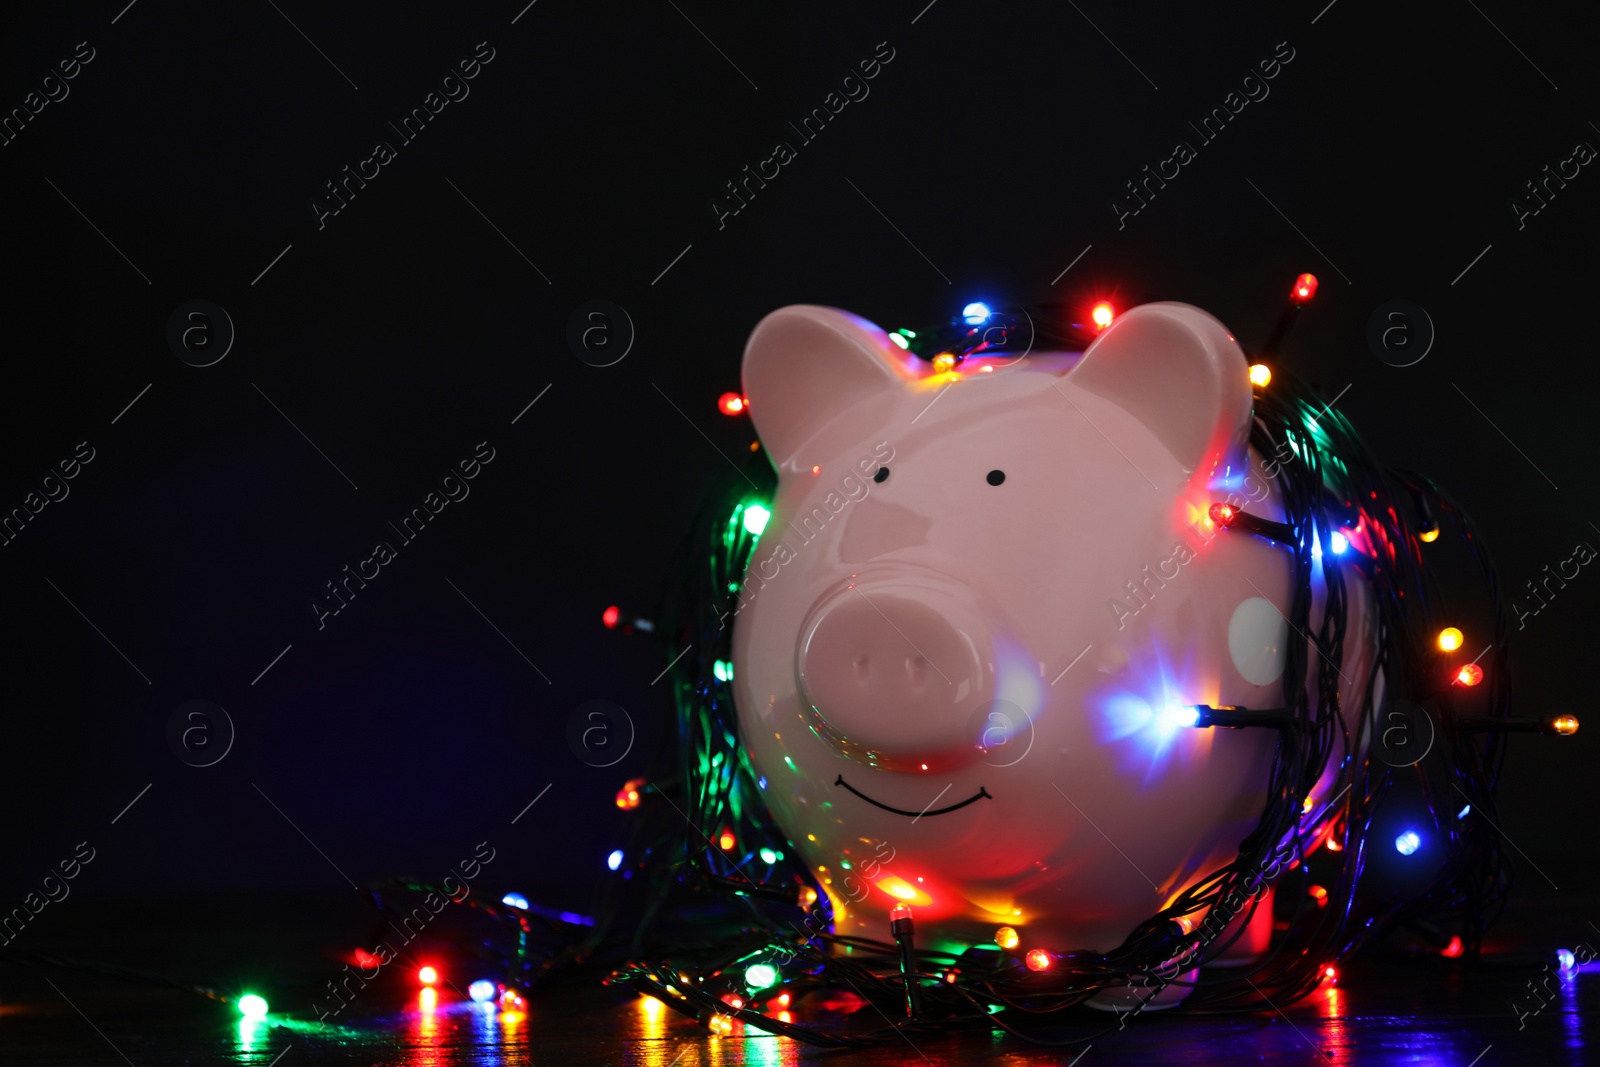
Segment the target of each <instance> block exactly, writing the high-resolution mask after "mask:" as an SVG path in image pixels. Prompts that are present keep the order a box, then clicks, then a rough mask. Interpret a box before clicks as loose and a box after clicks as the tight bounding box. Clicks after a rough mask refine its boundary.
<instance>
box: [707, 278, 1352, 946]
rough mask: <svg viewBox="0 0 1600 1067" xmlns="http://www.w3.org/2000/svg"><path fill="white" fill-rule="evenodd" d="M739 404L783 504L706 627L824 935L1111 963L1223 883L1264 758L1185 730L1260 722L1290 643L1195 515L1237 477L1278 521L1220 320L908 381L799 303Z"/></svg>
mask: <svg viewBox="0 0 1600 1067" xmlns="http://www.w3.org/2000/svg"><path fill="white" fill-rule="evenodd" d="M743 379H744V390H745V395H746V397H747V398H748V400H749V411H750V417H751V418H752V420H753V422H754V424H755V427H756V429H757V431H758V433H759V435H760V438H761V441H762V443H763V446H764V447H765V450H766V452H767V453H768V455H769V456H770V457H771V460H772V462H773V463H774V465H775V466H776V468H777V472H778V484H777V490H776V494H775V497H774V499H773V501H772V505H771V508H770V512H771V517H770V519H769V521H768V523H767V525H766V527H765V530H764V532H763V533H762V534H761V537H760V541H759V543H758V544H757V546H756V549H755V552H754V555H753V556H752V557H751V561H750V564H749V567H748V570H747V573H746V575H745V580H744V582H743V588H742V591H741V593H740V602H739V607H738V610H737V613H736V615H735V617H734V618H733V619H732V620H731V625H732V626H733V628H734V629H733V639H732V645H733V657H734V678H733V692H734V699H735V703H736V706H737V713H738V722H739V728H740V735H741V738H742V743H743V744H744V745H745V747H746V751H747V754H748V756H749V758H750V760H751V762H752V764H753V765H754V767H755V769H756V771H757V772H758V773H759V775H760V776H761V778H762V780H763V782H764V788H765V793H764V794H763V799H764V800H765V802H766V804H767V807H768V808H769V810H770V811H771V812H772V814H773V816H774V817H775V818H776V819H777V821H778V823H779V825H780V826H781V827H782V828H783V829H784V831H785V832H786V833H787V835H788V837H789V839H790V840H791V842H792V843H793V845H794V847H795V848H796V849H797V850H798V852H799V853H800V855H801V856H802V857H803V859H804V860H805V861H806V862H807V863H808V864H809V865H810V866H811V868H812V869H813V870H814V871H815V872H816V874H817V877H818V878H819V879H820V881H821V882H822V884H823V885H824V887H825V888H826V890H827V892H828V894H829V896H830V898H831V900H832V903H833V906H834V918H835V922H836V929H837V931H838V932H839V933H841V934H849V935H857V936H866V937H872V938H876V939H880V940H883V939H886V938H887V935H888V932H889V912H890V910H891V909H892V908H894V907H896V906H897V905H900V904H909V905H910V906H911V907H912V909H913V912H914V915H915V917H916V922H917V931H918V932H917V937H918V944H919V945H921V946H923V947H930V948H935V949H942V950H945V951H952V950H959V949H960V948H962V947H964V946H967V945H972V944H977V943H990V944H992V943H993V940H994V939H995V937H996V933H997V931H998V930H1000V928H1003V927H1010V928H1011V929H1013V930H1015V931H1017V934H1018V940H1020V943H1021V948H1022V950H1024V951H1025V950H1027V949H1029V948H1031V947H1042V948H1045V949H1047V950H1051V951H1069V950H1079V949H1090V950H1098V951H1106V950H1109V949H1112V948H1114V947H1116V946H1117V945H1119V944H1121V943H1122V942H1123V940H1124V939H1125V938H1126V937H1127V935H1128V934H1129V932H1130V930H1132V929H1133V928H1134V927H1135V926H1136V925H1138V924H1139V923H1140V922H1142V921H1144V920H1146V919H1148V918H1149V917H1150V916H1151V915H1153V914H1155V913H1156V912H1157V911H1159V910H1160V909H1161V908H1163V907H1165V906H1166V905H1167V904H1168V903H1169V902H1171V901H1172V900H1173V898H1174V897H1175V896H1176V895H1177V894H1178V893H1179V892H1180V891H1182V890H1183V889H1184V888H1186V887H1188V886H1190V885H1192V884H1193V883H1194V882H1195V881H1197V880H1198V879H1199V878H1201V877H1202V876H1204V875H1206V874H1207V873H1209V872H1211V871H1213V870H1214V869H1216V868H1217V867H1218V866H1220V865H1222V864H1224V863H1226V862H1228V861H1229V860H1231V859H1233V858H1234V857H1235V855H1236V854H1237V850H1238V847H1239V843H1240V840H1241V839H1242V838H1243V837H1245V836H1246V835H1247V834H1249V833H1250V832H1251V831H1252V829H1254V827H1255V826H1256V821H1257V819H1258V818H1259V816H1260V814H1261V812H1262V809H1263V805H1264V804H1265V802H1266V795H1265V790H1266V788H1267V784H1268V772H1269V769H1270V767H1271V765H1272V760H1273V756H1274V746H1275V744H1276V741H1277V739H1276V736H1275V735H1274V733H1273V731H1271V730H1256V729H1237V730H1225V729H1197V728H1194V726H1193V725H1192V721H1193V713H1192V712H1190V711H1187V710H1186V709H1188V708H1189V707H1190V706H1193V705H1199V704H1210V705H1213V706H1222V705H1236V706H1240V707H1245V708H1282V707H1284V706H1285V693H1284V688H1285V683H1284V680H1283V675H1284V669H1285V658H1286V653H1287V649H1288V646H1289V642H1290V641H1291V640H1303V638H1302V637H1299V636H1297V635H1294V634H1291V633H1290V632H1289V630H1288V622H1287V618H1286V614H1285V613H1286V611H1287V610H1288V608H1289V603H1290V602H1289V596H1290V585H1291V578H1292V558H1291V553H1290V551H1289V550H1288V549H1286V548H1285V547H1283V546H1281V545H1278V544H1275V543H1273V542H1271V541H1268V540H1266V539H1264V538H1260V537H1253V536H1243V535H1239V534H1237V533H1235V532H1234V531H1226V532H1224V531H1221V530H1219V529H1218V528H1217V527H1216V526H1214V525H1213V524H1212V521H1211V519H1210V517H1209V515H1208V509H1209V506H1210V505H1211V504H1212V503H1213V502H1214V501H1218V500H1221V499H1223V498H1224V496H1226V495H1228V494H1229V493H1233V494H1234V496H1235V498H1238V494H1239V490H1240V487H1241V485H1242V484H1244V480H1245V479H1246V478H1249V479H1251V480H1252V481H1253V484H1254V488H1253V489H1252V490H1251V493H1252V494H1254V495H1252V496H1251V497H1250V498H1249V499H1250V501H1251V502H1250V505H1249V506H1250V509H1251V513H1252V514H1256V515H1260V516H1262V517H1264V518H1269V519H1272V518H1281V517H1282V509H1281V507H1280V505H1279V503H1278V496H1277V492H1276V489H1275V487H1274V486H1273V484H1272V479H1271V477H1270V476H1269V475H1267V474H1263V473H1262V471H1263V467H1264V465H1263V463H1262V457H1260V456H1258V455H1255V454H1253V453H1252V452H1251V450H1250V447H1249V443H1248V441H1249V433H1248V431H1249V428H1250V424H1251V417H1252V416H1251V409H1252V387H1251V383H1250V380H1249V368H1248V363H1247V360H1246V358H1245V356H1244V353H1243V352H1242V351H1241V349H1240V348H1239V346H1238V345H1237V343H1236V342H1235V341H1234V339H1233V337H1232V335H1231V334H1229V332H1228V331H1227V329H1226V328H1224V326H1223V325H1222V324H1221V323H1219V322H1218V321H1217V320H1216V319H1214V318H1212V317H1211V316H1210V315H1208V314H1207V313H1205V312H1204V311H1201V310H1200V309H1198V308H1194V307H1190V306H1188V305H1184V304H1176V303H1157V304H1148V305H1144V306H1141V307H1138V308H1134V309H1132V310H1131V311H1129V312H1127V313H1126V314H1124V315H1123V316H1122V317H1121V318H1120V319H1119V320H1117V321H1116V322H1115V323H1113V324H1112V325H1110V326H1109V328H1107V329H1105V330H1104V331H1103V332H1102V333H1101V334H1100V335H1099V336H1098V337H1097V338H1096V339H1095V340H1094V342H1093V343H1092V344H1090V345H1089V346H1088V348H1087V349H1086V350H1085V351H1084V352H1082V353H1035V354H1030V355H1028V356H1027V358H1025V359H985V358H981V357H978V358H969V359H967V360H965V361H964V362H962V363H960V364H958V365H957V366H956V367H955V368H954V369H951V370H941V371H935V370H934V369H932V367H930V365H929V364H928V363H926V362H923V361H922V360H920V359H918V358H917V357H915V356H912V355H911V354H909V353H907V352H905V351H902V350H901V349H900V348H899V347H897V346H895V345H893V344H891V343H890V341H889V338H888V336H887V335H886V334H885V332H884V331H883V330H882V329H880V328H879V327H877V326H875V325H873V324H872V323H870V322H866V321H864V320H862V319H860V318H858V317H855V316H853V315H850V314H848V313H846V312H843V311H839V310H835V309H831V308H825V307H814V306H795V307H788V308H784V309H782V310H779V311H776V312H774V313H772V314H771V315H769V316H767V317H766V318H765V319H763V320H762V321H761V323H760V324H759V325H758V326H757V327H756V329H755V331H754V332H753V334H752V335H751V338H750V341H749V344H748V347H747V349H746V352H745V356H744V364H743ZM1361 595H1362V593H1361V589H1359V588H1358V589H1356V590H1355V591H1354V592H1353V593H1352V596H1354V597H1356V598H1357V599H1359V597H1360V596H1361ZM1314 602H1315V601H1314ZM1349 619H1350V632H1349V634H1348V636H1347V638H1346V645H1345V647H1346V648H1347V649H1350V650H1363V649H1370V647H1371V646H1372V644H1373V639H1372V633H1371V627H1372V622H1371V619H1372V614H1371V612H1370V610H1369V609H1368V608H1366V607H1363V606H1362V605H1361V604H1359V603H1358V604H1356V605H1355V606H1354V607H1352V608H1351V610H1350V612H1349ZM1362 655H1370V653H1363V652H1360V651H1354V652H1351V653H1347V657H1346V663H1345V666H1344V670H1343V671H1342V673H1343V674H1344V675H1347V676H1348V678H1352V679H1353V678H1364V677H1365V676H1366V671H1367V669H1368V667H1369V663H1367V662H1365V661H1363V660H1362V659H1361V656H1362ZM1342 695H1343V697H1344V700H1343V703H1344V706H1346V707H1354V706H1359V701H1358V700H1357V699H1355V698H1356V696H1357V694H1355V693H1353V692H1351V691H1349V690H1348V687H1347V690H1346V692H1344V693H1343V694H1342ZM1350 725H1351V726H1352V728H1354V726H1355V725H1356V724H1355V723H1351V724H1350ZM1358 734H1359V731H1355V730H1353V733H1352V736H1357V735H1358ZM1332 773H1333V772H1332V770H1331V769H1330V771H1329V772H1327V773H1326V774H1325V775H1324V780H1323V782H1322V784H1320V785H1319V786H1318V787H1317V789H1316V790H1314V791H1313V794H1312V797H1311V798H1309V799H1312V800H1332V799H1335V798H1333V797H1332V796H1331V795H1330V794H1331V792H1332V789H1331V786H1332V783H1333V781H1334V779H1333V777H1332ZM1261 914H1263V915H1265V917H1266V920H1265V923H1264V924H1263V923H1260V922H1257V923H1255V924H1254V926H1255V927H1257V928H1259V929H1258V930H1257V932H1256V934H1255V935H1254V936H1252V937H1246V938H1242V939H1241V940H1240V942H1239V945H1238V946H1237V947H1236V949H1235V951H1236V952H1237V951H1243V952H1259V951H1261V950H1262V949H1264V948H1265V937H1266V935H1267V934H1268V933H1270V908H1268V909H1265V911H1264V912H1263V913H1261ZM1001 936H1002V940H1009V939H1010V938H1011V935H1010V934H1009V933H1003V934H1002V935H1001Z"/></svg>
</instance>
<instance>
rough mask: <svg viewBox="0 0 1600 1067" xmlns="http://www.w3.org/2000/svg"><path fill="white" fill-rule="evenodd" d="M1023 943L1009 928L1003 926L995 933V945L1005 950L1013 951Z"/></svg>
mask: <svg viewBox="0 0 1600 1067" xmlns="http://www.w3.org/2000/svg"><path fill="white" fill-rule="evenodd" d="M1021 941H1022V938H1021V937H1019V936H1017V932H1016V931H1015V930H1013V929H1012V928H1011V927H1009V926H1002V927H1001V928H1000V929H998V930H996V931H995V932H994V943H995V944H997V945H999V946H1000V947H1001V948H1004V949H1013V948H1016V947H1017V945H1018V944H1019V943H1020V942H1021Z"/></svg>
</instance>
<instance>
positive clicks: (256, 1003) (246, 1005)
mask: <svg viewBox="0 0 1600 1067" xmlns="http://www.w3.org/2000/svg"><path fill="white" fill-rule="evenodd" d="M239 1014H240V1015H243V1016H244V1017H245V1018H246V1019H265V1018H266V1017H267V1000H266V998H265V997H258V996H256V995H255V994H254V993H246V994H245V995H244V996H242V997H240V998H239Z"/></svg>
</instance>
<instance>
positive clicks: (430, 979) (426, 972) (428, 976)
mask: <svg viewBox="0 0 1600 1067" xmlns="http://www.w3.org/2000/svg"><path fill="white" fill-rule="evenodd" d="M438 980H439V972H438V971H436V970H434V969H433V968H432V967H424V968H422V970H420V971H418V972H417V981H419V982H421V983H422V984H423V985H432V984H433V983H435V982H437V981H438Z"/></svg>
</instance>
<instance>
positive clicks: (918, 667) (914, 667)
mask: <svg viewBox="0 0 1600 1067" xmlns="http://www.w3.org/2000/svg"><path fill="white" fill-rule="evenodd" d="M927 667H928V661H927V660H925V659H923V658H922V657H921V656H908V657H906V680H907V681H909V682H910V683H911V685H912V687H913V688H916V689H921V688H922V682H923V679H924V677H925V676H926V674H927Z"/></svg>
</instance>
